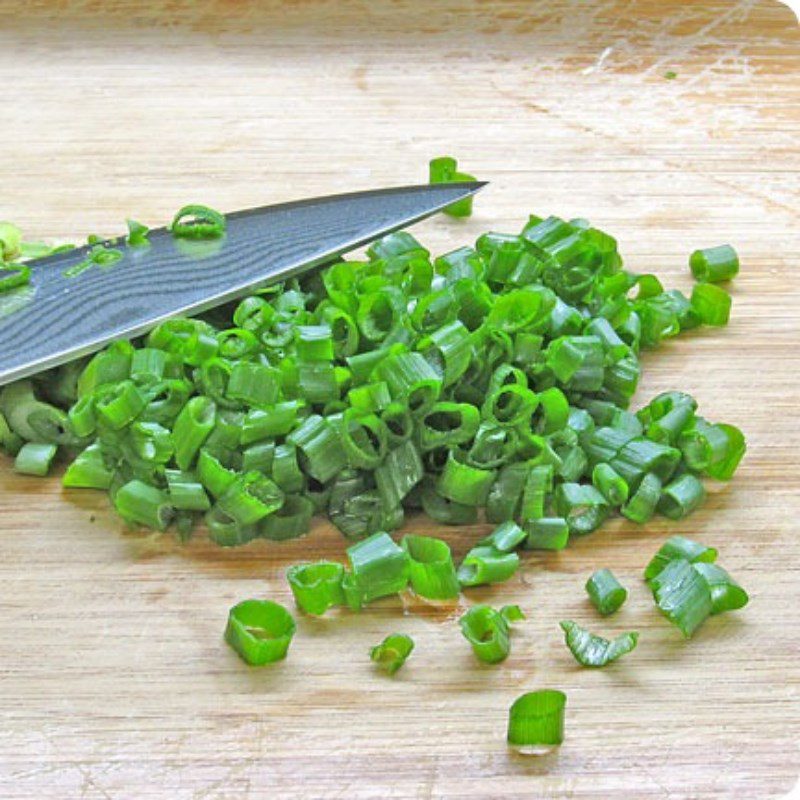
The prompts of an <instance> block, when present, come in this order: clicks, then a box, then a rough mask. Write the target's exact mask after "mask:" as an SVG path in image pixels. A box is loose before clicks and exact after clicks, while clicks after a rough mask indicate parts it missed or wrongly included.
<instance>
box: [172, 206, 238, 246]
mask: <svg viewBox="0 0 800 800" xmlns="http://www.w3.org/2000/svg"><path fill="white" fill-rule="evenodd" d="M225 228H226V223H225V217H224V216H223V215H222V214H220V213H219V211H215V210H214V209H213V208H209V207H208V206H202V205H198V204H194V205H188V206H184V207H183V208H181V209H180V210H179V211H178V213H177V214H176V215H175V217H174V218H173V220H172V224H171V225H170V230H171V231H172V235H173V236H177V237H178V238H181V239H218V238H219V237H220V236H222V235H223V234H224V233H225Z"/></svg>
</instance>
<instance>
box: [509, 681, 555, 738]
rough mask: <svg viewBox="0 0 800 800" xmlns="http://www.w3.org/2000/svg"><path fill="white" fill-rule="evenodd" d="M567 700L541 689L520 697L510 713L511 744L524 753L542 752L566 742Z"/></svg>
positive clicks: (552, 691) (552, 690)
mask: <svg viewBox="0 0 800 800" xmlns="http://www.w3.org/2000/svg"><path fill="white" fill-rule="evenodd" d="M566 704H567V696H566V695H565V694H564V692H560V691H558V689H540V690H539V691H536V692H527V693H526V694H523V695H521V696H520V697H518V698H517V699H516V700H515V701H514V703H513V704H512V706H511V708H510V709H509V712H508V735H507V739H508V743H509V744H510V745H511V746H512V747H515V748H519V749H520V750H521V751H527V752H531V753H535V752H537V751H538V752H542V750H548V749H550V748H551V747H553V746H557V745H560V744H561V743H562V742H563V741H564V709H565V707H566Z"/></svg>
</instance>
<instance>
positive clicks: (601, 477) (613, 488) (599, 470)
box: [592, 463, 630, 506]
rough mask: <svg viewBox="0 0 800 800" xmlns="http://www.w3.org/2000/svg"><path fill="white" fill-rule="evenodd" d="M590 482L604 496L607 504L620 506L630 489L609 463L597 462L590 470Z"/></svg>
mask: <svg viewBox="0 0 800 800" xmlns="http://www.w3.org/2000/svg"><path fill="white" fill-rule="evenodd" d="M592 484H593V485H594V487H595V489H597V491H599V492H600V494H602V495H603V497H605V499H606V500H607V501H608V503H609V505H612V506H621V505H623V504H624V503H625V502H626V501H627V499H628V493H629V491H630V489H629V487H628V484H627V482H626V481H625V478H623V477H622V476H621V475H620V474H619V473H618V472H617V471H616V470H615V469H614V467H612V466H611V465H610V464H602V463H601V464H597V465H596V466H595V468H594V469H593V470H592Z"/></svg>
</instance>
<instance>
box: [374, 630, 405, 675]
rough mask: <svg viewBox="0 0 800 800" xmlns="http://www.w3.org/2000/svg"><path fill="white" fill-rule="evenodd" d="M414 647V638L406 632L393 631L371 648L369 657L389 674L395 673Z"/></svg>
mask: <svg viewBox="0 0 800 800" xmlns="http://www.w3.org/2000/svg"><path fill="white" fill-rule="evenodd" d="M413 649H414V640H413V639H412V638H411V637H410V636H406V634H404V633H393V634H390V635H389V636H387V637H386V638H385V639H384V640H383V641H382V642H381V643H380V644H379V645H376V646H375V647H373V648H371V649H370V651H369V657H370V658H371V659H372V660H373V661H374V662H375V663H376V664H377V665H378V667H380V669H382V670H383V671H384V672H386V673H387V674H389V675H394V674H395V672H397V670H399V669H400V667H402V666H403V664H405V663H406V659H407V658H408V657H409V656H410V655H411V651H412V650H413Z"/></svg>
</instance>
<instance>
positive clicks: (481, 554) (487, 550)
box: [456, 545, 519, 586]
mask: <svg viewBox="0 0 800 800" xmlns="http://www.w3.org/2000/svg"><path fill="white" fill-rule="evenodd" d="M517 569H519V556H518V555H517V554H516V553H514V552H511V553H504V552H503V551H502V550H498V549H497V548H495V547H492V546H484V545H478V546H476V547H473V548H472V549H471V550H470V551H469V552H468V553H467V555H466V556H464V560H463V561H462V562H461V566H460V567H459V568H458V572H457V573H456V574H457V576H458V581H459V583H460V584H461V585H462V586H483V585H486V584H492V583H503V582H504V581H507V580H508V579H509V578H510V577H511V576H512V575H514V573H515V572H516V571H517Z"/></svg>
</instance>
